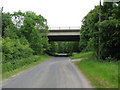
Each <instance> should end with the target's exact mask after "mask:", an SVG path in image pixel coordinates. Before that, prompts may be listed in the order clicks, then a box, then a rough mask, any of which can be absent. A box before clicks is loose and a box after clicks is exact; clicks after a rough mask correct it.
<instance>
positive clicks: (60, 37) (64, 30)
mask: <svg viewBox="0 0 120 90" xmlns="http://www.w3.org/2000/svg"><path fill="white" fill-rule="evenodd" d="M48 38H49V41H50V42H52V41H79V40H80V27H56V28H49V33H48Z"/></svg>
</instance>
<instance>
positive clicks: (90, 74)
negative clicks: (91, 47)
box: [71, 52, 118, 88]
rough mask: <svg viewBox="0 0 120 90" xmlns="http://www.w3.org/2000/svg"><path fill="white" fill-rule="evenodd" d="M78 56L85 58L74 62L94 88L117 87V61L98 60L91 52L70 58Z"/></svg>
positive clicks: (77, 55)
mask: <svg viewBox="0 0 120 90" xmlns="http://www.w3.org/2000/svg"><path fill="white" fill-rule="evenodd" d="M86 57H87V58H86ZM78 58H86V59H83V60H82V61H79V62H76V63H75V64H76V65H77V67H78V68H79V69H80V70H81V71H82V72H83V73H84V74H85V75H86V77H87V78H88V79H89V80H90V81H91V84H92V85H93V86H95V87H96V88H118V62H115V61H111V62H108V61H104V62H103V61H98V60H97V58H96V57H95V55H93V52H86V53H85V52H84V53H79V54H76V55H74V56H72V57H71V59H78Z"/></svg>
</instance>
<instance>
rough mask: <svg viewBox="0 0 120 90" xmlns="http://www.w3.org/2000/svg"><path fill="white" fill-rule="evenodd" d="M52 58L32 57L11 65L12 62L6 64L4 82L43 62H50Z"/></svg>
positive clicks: (4, 66) (3, 74) (45, 56)
mask: <svg viewBox="0 0 120 90" xmlns="http://www.w3.org/2000/svg"><path fill="white" fill-rule="evenodd" d="M49 58H50V56H47V55H42V56H36V55H35V56H30V57H28V58H24V59H20V60H16V61H14V63H12V64H11V62H8V63H5V64H3V66H2V80H5V79H7V78H10V77H11V76H13V75H15V74H17V73H19V72H22V71H24V70H26V69H28V68H30V67H33V66H35V65H37V64H39V63H41V62H44V61H45V60H48V59H49ZM12 62H13V61H12Z"/></svg>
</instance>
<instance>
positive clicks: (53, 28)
mask: <svg viewBox="0 0 120 90" xmlns="http://www.w3.org/2000/svg"><path fill="white" fill-rule="evenodd" d="M71 29H72V30H76V29H80V27H49V30H71Z"/></svg>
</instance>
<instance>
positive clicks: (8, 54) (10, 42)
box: [2, 37, 33, 62]
mask: <svg viewBox="0 0 120 90" xmlns="http://www.w3.org/2000/svg"><path fill="white" fill-rule="evenodd" d="M2 40H3V41H2V47H3V62H6V61H9V60H15V59H20V58H25V57H28V56H30V55H32V54H33V50H32V49H31V48H30V47H29V45H28V44H25V45H23V44H21V43H20V41H19V39H10V38H9V37H7V38H4V39H2Z"/></svg>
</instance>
